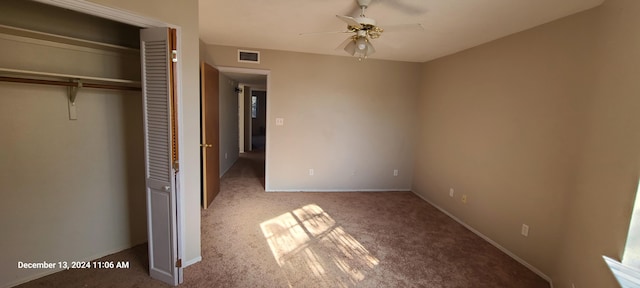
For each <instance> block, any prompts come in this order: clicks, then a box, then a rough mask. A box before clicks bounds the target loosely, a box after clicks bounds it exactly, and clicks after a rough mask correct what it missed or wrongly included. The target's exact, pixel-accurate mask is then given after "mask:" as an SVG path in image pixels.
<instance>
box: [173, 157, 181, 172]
mask: <svg viewBox="0 0 640 288" xmlns="http://www.w3.org/2000/svg"><path fill="white" fill-rule="evenodd" d="M173 170H175V171H176V172H178V171H180V162H178V160H176V161H173Z"/></svg>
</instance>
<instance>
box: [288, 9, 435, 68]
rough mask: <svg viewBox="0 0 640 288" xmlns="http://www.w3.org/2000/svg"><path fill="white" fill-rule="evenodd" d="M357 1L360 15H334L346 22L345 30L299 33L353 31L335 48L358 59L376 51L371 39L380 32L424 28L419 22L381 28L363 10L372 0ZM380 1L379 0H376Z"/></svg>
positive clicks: (379, 34) (420, 29)
mask: <svg viewBox="0 0 640 288" xmlns="http://www.w3.org/2000/svg"><path fill="white" fill-rule="evenodd" d="M356 1H357V2H358V6H359V7H360V9H359V10H360V16H358V17H350V16H343V15H336V17H338V19H340V20H342V21H344V22H345V23H347V30H346V31H337V32H320V33H304V34H301V35H310V34H327V33H354V34H353V35H351V36H349V37H348V38H347V39H346V40H345V41H344V42H342V44H340V45H339V46H338V48H336V49H343V50H344V51H346V52H347V53H349V55H352V56H355V57H358V59H359V60H362V59H363V58H365V59H366V58H367V57H368V56H370V55H372V54H373V53H375V52H376V49H375V48H374V47H373V44H372V43H371V40H372V39H377V38H379V37H380V36H381V35H382V32H385V31H387V32H389V31H423V30H424V28H423V27H422V25H420V24H419V23H416V24H400V25H389V26H385V28H384V29H383V28H382V27H379V26H377V25H376V20H374V19H372V18H368V17H367V16H365V12H366V10H367V7H369V5H370V4H371V2H372V1H373V0H356ZM378 1H381V0H378Z"/></svg>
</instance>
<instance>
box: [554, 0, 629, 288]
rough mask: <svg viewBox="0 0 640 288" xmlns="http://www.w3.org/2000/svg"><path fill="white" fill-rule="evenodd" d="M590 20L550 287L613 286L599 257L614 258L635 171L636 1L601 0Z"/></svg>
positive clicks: (625, 223)
mask: <svg viewBox="0 0 640 288" xmlns="http://www.w3.org/2000/svg"><path fill="white" fill-rule="evenodd" d="M591 13H592V14H593V18H591V21H593V22H594V23H596V24H595V25H594V29H593V30H591V31H590V32H591V33H592V34H593V35H594V37H595V38H596V41H595V42H594V43H593V44H594V45H593V46H594V47H593V52H594V53H593V54H592V56H591V57H592V61H593V62H594V64H595V71H594V73H593V78H592V81H590V82H589V83H586V84H587V85H588V87H589V90H590V91H592V93H591V95H590V96H591V97H590V98H589V99H586V101H585V104H586V107H585V108H586V110H585V112H586V115H585V117H584V118H583V119H584V125H585V129H586V130H585V133H584V136H583V143H582V145H581V146H580V147H579V149H580V150H579V151H580V157H579V159H578V162H577V164H578V165H577V169H576V172H577V175H576V182H575V187H574V190H573V191H571V194H569V195H568V199H570V201H569V202H568V205H567V210H566V216H567V220H568V221H567V225H566V226H565V229H566V231H567V232H566V233H565V237H564V241H563V243H562V246H560V247H561V250H562V253H561V254H560V255H559V256H560V257H558V258H559V259H558V265H557V267H556V274H557V275H559V276H558V277H557V281H555V282H557V283H558V287H570V286H569V285H570V281H573V282H574V283H575V285H576V287H617V285H616V284H614V283H615V280H613V277H612V276H611V273H610V272H609V271H608V268H606V265H605V264H604V263H603V261H602V259H601V258H600V256H601V255H607V256H610V257H613V258H616V259H618V260H619V259H620V258H621V257H622V253H623V250H624V243H625V240H626V236H627V229H628V225H629V221H630V215H631V212H632V208H633V207H632V206H633V203H634V197H635V194H636V193H635V191H636V187H637V185H638V175H639V172H640V166H639V164H640V163H639V161H638V160H640V157H639V156H640V113H638V111H640V70H638V67H640V18H638V15H640V2H638V1H629V0H608V1H606V2H605V3H604V5H603V6H602V7H601V8H598V9H597V10H595V11H593V12H591ZM636 232H637V231H636ZM554 280H555V279H554Z"/></svg>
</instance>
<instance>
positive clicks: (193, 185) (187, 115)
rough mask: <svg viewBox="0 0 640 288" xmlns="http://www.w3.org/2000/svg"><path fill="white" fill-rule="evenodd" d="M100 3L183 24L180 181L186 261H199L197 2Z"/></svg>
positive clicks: (103, 0)
mask: <svg viewBox="0 0 640 288" xmlns="http://www.w3.org/2000/svg"><path fill="white" fill-rule="evenodd" d="M90 2H94V3H97V4H101V5H105V6H109V7H112V8H116V9H120V10H125V11H130V12H132V13H134V14H137V15H141V16H145V17H150V18H153V19H157V20H159V21H163V22H166V23H169V24H171V25H177V26H179V27H180V32H179V43H178V48H179V49H180V50H181V51H180V52H179V54H180V56H179V57H180V64H179V69H180V77H181V80H182V83H181V86H180V89H181V91H180V92H181V95H182V102H181V103H180V104H181V107H180V111H179V113H180V117H182V124H183V125H182V126H181V127H180V128H182V131H181V132H180V133H182V136H183V140H184V141H183V142H182V143H180V145H181V150H180V152H181V155H180V157H181V159H182V165H181V169H180V170H181V173H182V174H183V176H184V178H183V180H184V182H183V183H181V184H180V185H181V187H182V191H183V197H184V199H183V203H184V206H183V208H184V210H183V211H184V215H183V216H184V219H183V221H182V224H183V229H184V234H185V235H184V236H185V237H184V239H183V240H184V247H185V251H184V252H185V255H184V259H183V260H184V261H183V262H185V263H187V264H191V263H193V262H194V261H198V260H199V259H200V257H201V254H200V251H201V250H200V197H201V195H200V194H201V192H200V76H199V75H200V74H199V71H200V70H199V56H200V52H199V43H200V42H199V31H200V30H199V27H198V1H197V0H186V1H172V0H161V1H153V3H151V1H129V0H90Z"/></svg>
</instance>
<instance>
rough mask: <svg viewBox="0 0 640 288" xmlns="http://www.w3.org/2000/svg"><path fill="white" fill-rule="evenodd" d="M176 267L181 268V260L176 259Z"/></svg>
mask: <svg viewBox="0 0 640 288" xmlns="http://www.w3.org/2000/svg"><path fill="white" fill-rule="evenodd" d="M176 267H178V268H182V259H178V261H176Z"/></svg>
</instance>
